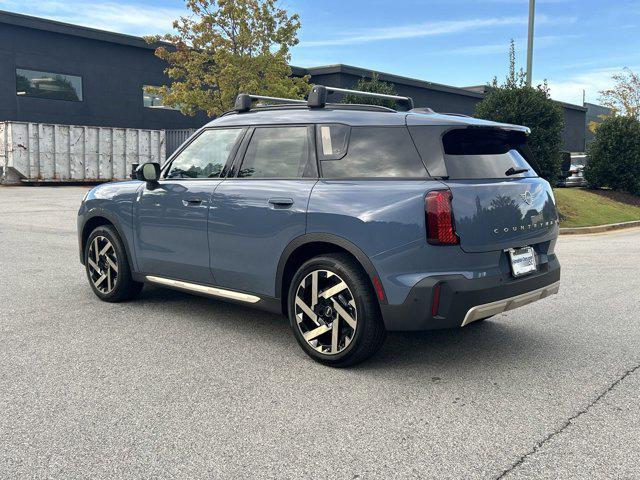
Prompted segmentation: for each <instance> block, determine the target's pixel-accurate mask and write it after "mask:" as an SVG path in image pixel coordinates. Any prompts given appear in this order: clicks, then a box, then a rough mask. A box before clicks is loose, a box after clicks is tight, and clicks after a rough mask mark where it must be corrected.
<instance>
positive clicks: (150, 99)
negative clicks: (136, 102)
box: [142, 85, 179, 110]
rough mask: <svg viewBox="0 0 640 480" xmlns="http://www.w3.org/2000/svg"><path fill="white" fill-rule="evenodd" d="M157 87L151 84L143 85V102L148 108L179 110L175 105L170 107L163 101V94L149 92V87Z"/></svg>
mask: <svg viewBox="0 0 640 480" xmlns="http://www.w3.org/2000/svg"><path fill="white" fill-rule="evenodd" d="M150 87H151V88H157V87H152V86H151V85H144V86H143V87H142V103H143V105H144V106H145V107H146V108H164V109H167V110H179V109H178V108H175V107H169V106H167V105H165V104H164V103H163V102H162V95H158V94H156V93H151V92H148V91H147V89H148V88H150Z"/></svg>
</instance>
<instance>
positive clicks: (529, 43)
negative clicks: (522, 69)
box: [527, 0, 536, 87]
mask: <svg viewBox="0 0 640 480" xmlns="http://www.w3.org/2000/svg"><path fill="white" fill-rule="evenodd" d="M535 13H536V0H529V38H528V39H527V40H528V41H527V85H528V86H529V87H530V86H531V73H532V70H533V18H534V17H535Z"/></svg>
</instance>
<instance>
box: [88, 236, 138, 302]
mask: <svg viewBox="0 0 640 480" xmlns="http://www.w3.org/2000/svg"><path fill="white" fill-rule="evenodd" d="M84 264H85V268H86V270H87V278H88V279H89V285H91V289H92V290H93V293H95V294H96V296H97V297H98V298H99V299H100V300H103V301H105V302H121V301H123V300H128V299H130V298H133V297H135V296H136V295H137V294H138V293H140V290H142V287H143V284H142V283H140V282H136V281H134V280H133V278H132V277H131V269H130V268H129V261H128V260H127V252H126V250H125V249H124V245H123V244H122V240H121V239H120V236H119V235H118V232H116V230H115V229H114V228H113V227H111V226H109V225H102V226H100V227H96V228H95V229H94V230H93V231H92V232H91V234H89V238H88V239H87V243H86V245H85V248H84Z"/></svg>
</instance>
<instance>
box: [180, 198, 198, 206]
mask: <svg viewBox="0 0 640 480" xmlns="http://www.w3.org/2000/svg"><path fill="white" fill-rule="evenodd" d="M182 204H183V205H184V206H185V207H197V206H198V205H201V204H202V199H200V198H187V199H185V200H182Z"/></svg>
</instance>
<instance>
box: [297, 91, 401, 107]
mask: <svg viewBox="0 0 640 480" xmlns="http://www.w3.org/2000/svg"><path fill="white" fill-rule="evenodd" d="M332 93H343V94H347V95H358V96H359V97H370V98H380V99H382V100H395V101H396V102H399V103H404V104H405V105H406V106H407V110H411V109H412V108H413V98H411V97H401V96H399V95H387V94H384V93H373V92H363V91H360V90H348V89H346V88H338V87H326V86H324V85H314V86H313V87H312V88H311V93H310V94H309V99H308V100H307V105H309V107H311V108H322V107H324V106H325V105H326V104H327V95H330V94H332Z"/></svg>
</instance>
